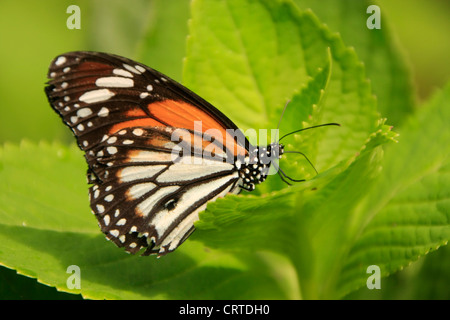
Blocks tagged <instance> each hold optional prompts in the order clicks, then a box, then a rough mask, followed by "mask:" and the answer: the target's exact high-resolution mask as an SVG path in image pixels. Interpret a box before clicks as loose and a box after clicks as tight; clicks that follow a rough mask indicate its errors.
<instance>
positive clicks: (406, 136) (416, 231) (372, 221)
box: [340, 85, 450, 294]
mask: <svg viewBox="0 0 450 320" xmlns="http://www.w3.org/2000/svg"><path fill="white" fill-rule="evenodd" d="M449 105H450V85H447V86H446V88H445V89H444V90H442V92H440V93H438V94H436V95H435V97H434V98H433V99H432V100H431V101H430V102H428V103H427V104H426V105H425V106H423V108H421V110H420V111H419V112H418V113H417V114H416V115H414V116H413V117H411V118H410V119H409V120H408V121H407V122H406V123H405V126H404V127H403V129H402V131H401V134H400V143H399V144H398V145H396V146H395V149H394V148H392V147H391V148H389V149H388V150H387V152H386V158H385V160H384V162H383V167H384V170H383V174H382V175H381V176H380V178H379V180H378V182H377V184H376V185H375V187H374V191H373V192H372V193H371V194H370V196H369V197H368V199H366V201H365V202H363V203H362V205H361V207H360V208H359V213H358V214H357V215H356V217H358V219H357V220H358V221H357V222H356V221H355V224H356V225H359V226H361V227H363V228H361V229H360V231H359V232H358V235H357V237H356V238H355V243H354V245H353V246H352V249H351V251H350V252H349V256H348V259H347V261H346V263H345V267H344V268H343V271H342V275H341V279H340V287H341V294H345V293H347V292H348V291H350V290H353V289H355V287H358V286H362V285H364V283H365V280H366V279H367V274H366V273H365V268H367V266H368V265H371V264H376V265H378V266H380V268H381V273H382V275H383V276H386V275H389V274H391V273H393V272H396V271H398V270H400V269H402V268H403V267H405V266H407V265H408V264H410V263H411V262H412V261H414V260H416V259H418V258H419V257H420V256H423V255H425V254H427V253H428V252H430V251H433V250H436V249H437V248H439V247H440V246H442V245H444V244H447V242H448V240H449V238H450V224H449V221H450V193H449V190H450V147H449V144H448V141H450V129H449V126H448V119H450V113H449V111H450V108H449Z"/></svg>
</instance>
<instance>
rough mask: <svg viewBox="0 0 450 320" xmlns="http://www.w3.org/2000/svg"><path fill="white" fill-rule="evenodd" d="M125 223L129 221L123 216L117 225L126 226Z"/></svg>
mask: <svg viewBox="0 0 450 320" xmlns="http://www.w3.org/2000/svg"><path fill="white" fill-rule="evenodd" d="M125 223H127V219H125V218H122V219H120V220H119V221H117V223H116V226H124V225H125Z"/></svg>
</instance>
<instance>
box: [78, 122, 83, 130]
mask: <svg viewBox="0 0 450 320" xmlns="http://www.w3.org/2000/svg"><path fill="white" fill-rule="evenodd" d="M77 129H78V130H79V131H83V130H84V126H83V124H81V123H80V124H79V125H78V126H77Z"/></svg>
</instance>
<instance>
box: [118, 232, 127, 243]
mask: <svg viewBox="0 0 450 320" xmlns="http://www.w3.org/2000/svg"><path fill="white" fill-rule="evenodd" d="M125 239H126V238H125V235H124V234H123V235H121V236H120V237H119V240H120V242H122V243H124V242H125Z"/></svg>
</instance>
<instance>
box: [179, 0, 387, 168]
mask: <svg viewBox="0 0 450 320" xmlns="http://www.w3.org/2000/svg"><path fill="white" fill-rule="evenodd" d="M262 52H263V53H264V54H261V53H262ZM329 52H331V57H332V61H331V68H332V69H331V75H330V78H329V80H327V83H326V86H327V91H326V93H325V97H324V98H323V101H321V104H322V106H321V108H320V110H321V111H320V115H317V116H315V117H314V119H317V120H319V121H321V122H323V123H325V122H338V123H340V124H341V126H342V127H341V128H339V130H329V129H324V130H315V131H316V132H318V131H320V133H317V134H318V135H320V139H319V140H320V141H317V148H316V152H317V158H316V159H315V160H316V161H314V164H315V166H316V168H317V169H318V170H319V171H323V170H326V169H328V168H330V167H331V166H333V165H334V164H336V163H338V162H339V161H342V160H344V159H347V158H348V157H350V156H352V155H354V154H355V152H357V151H358V149H359V148H360V147H361V145H363V144H364V141H365V140H366V139H367V137H368V135H369V134H370V133H371V132H373V130H374V129H375V126H376V121H377V120H378V119H379V116H378V113H377V111H376V101H375V100H374V97H373V96H372V94H371V90H370V84H369V82H368V81H367V79H366V76H365V74H364V68H363V65H362V64H361V62H359V61H358V60H357V57H356V54H355V52H354V50H353V49H351V48H347V47H345V46H344V44H343V42H342V40H341V38H340V37H339V36H338V35H336V34H332V33H331V32H330V31H329V30H328V29H327V28H326V26H324V25H322V24H321V23H320V22H319V21H318V20H317V18H316V17H315V16H314V15H313V14H312V13H311V12H308V11H306V12H301V11H298V10H296V8H295V7H294V6H292V4H291V3H290V2H286V1H201V0H198V1H194V2H193V3H192V20H191V21H190V36H189V39H188V44H187V53H188V56H187V58H186V63H185V69H184V82H185V84H187V85H188V87H190V88H191V89H193V90H194V91H196V92H198V93H199V94H200V95H201V96H203V97H205V98H206V99H207V100H208V101H210V102H211V103H213V104H214V105H215V106H216V107H218V108H219V109H220V110H222V111H224V113H225V114H227V115H229V116H230V118H231V119H232V120H233V121H235V122H236V123H237V125H238V126H240V127H241V128H242V129H243V130H247V129H249V128H252V129H255V130H257V129H259V128H265V129H269V128H275V127H276V125H277V123H278V120H279V117H280V116H281V111H282V108H283V107H284V105H285V103H286V101H287V100H292V99H293V96H294V95H296V94H297V93H298V92H299V91H300V90H301V88H302V87H304V86H305V85H307V83H308V82H309V81H315V80H311V79H313V78H316V77H317V76H318V75H317V74H318V73H321V72H323V70H325V69H326V68H327V65H329V64H330V61H329V60H330V57H329ZM300 94H301V93H300ZM318 94H320V93H318ZM305 107H307V106H304V105H294V104H292V105H289V106H288V108H287V110H286V113H285V117H287V118H290V119H295V120H297V121H296V122H295V121H292V120H291V121H289V122H287V123H286V124H287V125H289V127H288V126H286V127H285V126H284V123H283V122H282V123H281V129H282V133H281V134H283V133H286V132H290V131H293V130H295V129H299V128H301V127H302V126H303V125H305V124H306V125H310V124H311V123H310V119H309V116H310V115H306V114H305V112H304V111H300V110H299V109H300V108H305ZM307 108H312V106H309V107H307ZM301 116H302V117H303V118H300V117H301ZM305 116H307V117H305ZM304 122H305V123H304ZM244 132H245V131H244ZM313 134H314V133H311V135H313ZM314 138H315V137H314ZM299 139H301V138H299ZM287 142H289V141H287ZM294 145H295V144H294ZM288 147H291V145H289V144H288Z"/></svg>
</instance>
